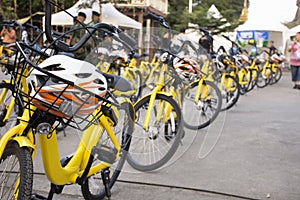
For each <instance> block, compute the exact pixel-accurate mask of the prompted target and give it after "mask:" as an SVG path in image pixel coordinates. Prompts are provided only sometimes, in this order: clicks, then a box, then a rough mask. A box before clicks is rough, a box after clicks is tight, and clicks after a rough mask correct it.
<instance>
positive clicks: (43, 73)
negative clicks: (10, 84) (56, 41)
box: [17, 52, 109, 130]
mask: <svg viewBox="0 0 300 200" xmlns="http://www.w3.org/2000/svg"><path fill="white" fill-rule="evenodd" d="M23 53H24V52H22V54H21V55H20V57H23V59H24V60H25V62H26V64H27V65H30V66H31V67H32V68H33V69H32V70H31V73H30V75H29V76H28V77H27V84H28V85H29V87H30V88H31V91H30V92H28V93H25V92H24V91H19V93H20V94H21V95H22V96H23V97H24V99H26V102H25V104H24V108H25V109H33V108H34V107H35V108H37V109H38V111H41V112H40V113H41V114H43V115H45V114H47V113H50V114H51V115H53V116H55V117H56V118H57V120H59V121H60V122H62V123H64V124H65V125H69V126H73V127H75V128H77V129H80V130H84V129H86V128H87V127H88V126H89V125H91V124H92V123H94V122H96V121H97V119H98V117H99V113H100V110H99V109H98V110H99V111H98V112H97V113H95V112H94V111H95V110H97V108H98V107H99V106H100V105H102V104H103V103H104V102H106V104H108V103H109V101H108V100H107V99H106V98H105V97H106V92H107V82H106V79H105V77H104V76H103V75H102V74H101V73H100V72H98V71H97V70H96V67H95V66H94V65H92V64H90V63H88V62H85V61H81V60H77V59H74V58H70V57H68V56H64V55H54V56H51V57H49V58H47V59H46V60H44V61H43V62H41V63H40V64H35V63H33V62H31V61H30V60H29V59H28V57H26V54H23ZM17 66H18V67H19V66H20V65H17Z"/></svg>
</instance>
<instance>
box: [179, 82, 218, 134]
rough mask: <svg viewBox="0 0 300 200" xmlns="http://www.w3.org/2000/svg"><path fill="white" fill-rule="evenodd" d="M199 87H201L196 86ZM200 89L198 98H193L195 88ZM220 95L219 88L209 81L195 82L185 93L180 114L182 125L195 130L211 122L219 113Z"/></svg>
mask: <svg viewBox="0 0 300 200" xmlns="http://www.w3.org/2000/svg"><path fill="white" fill-rule="evenodd" d="M198 87H201V88H198ZM198 89H200V95H199V98H198V99H195V97H196V92H197V90H198ZM221 106H222V96H221V92H220V90H219V88H218V87H217V85H215V84H214V83H213V82H211V81H203V84H202V85H201V86H199V82H195V83H193V84H192V85H191V87H190V88H188V91H187V92H186V94H185V97H184V101H183V106H182V116H183V121H184V126H185V127H187V128H189V129H193V130H197V129H201V128H204V127H206V126H208V125H209V124H211V123H212V122H213V121H214V120H215V119H216V118H217V116H218V114H219V113H220V110H221Z"/></svg>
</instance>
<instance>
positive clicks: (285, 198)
mask: <svg viewBox="0 0 300 200" xmlns="http://www.w3.org/2000/svg"><path fill="white" fill-rule="evenodd" d="M299 130H300V90H294V89H292V85H291V83H290V74H289V73H288V72H285V73H284V76H283V77H282V80H281V81H280V82H279V83H277V84H276V85H273V86H268V87H266V88H263V89H255V90H254V91H252V92H251V93H249V94H248V95H246V96H242V97H241V99H240V101H239V102H238V104H237V106H235V107H234V108H233V109H232V110H230V111H227V112H225V113H222V114H221V115H220V116H219V117H218V119H217V121H216V122H214V123H213V124H212V125H211V126H210V127H209V128H206V129H203V130H201V131H198V132H197V133H196V132H192V131H188V130H187V131H186V136H185V137H184V139H183V141H182V145H181V146H180V148H179V150H178V152H177V153H176V155H175V157H174V158H173V159H172V160H171V161H170V162H169V163H168V164H167V165H166V166H165V167H163V168H162V169H160V170H158V171H155V172H151V173H141V172H137V171H135V170H133V169H131V168H130V167H129V166H125V168H124V171H123V172H122V174H121V176H120V178H119V180H120V181H118V182H117V184H116V186H115V187H114V188H113V193H112V199H130V200H136V199H143V200H152V199H163V200H165V199H172V200H173V199H174V200H177V199H178V200H179V199H180V200H181V199H185V200H186V199H187V200H189V199H190V200H194V199H204V200H223V199H274V200H275V199H276V200H299V199H300V188H299V186H300V167H299V166H300V131H299ZM67 137H70V135H68V136H67ZM60 143H61V146H63V147H64V150H66V149H67V148H66V147H68V148H70V149H71V148H73V147H71V146H70V142H69V140H68V138H64V137H61V138H60ZM35 172H37V173H40V174H36V175H35V178H34V190H35V191H38V192H39V193H44V192H45V191H47V190H48V188H49V183H47V181H46V177H45V176H44V175H43V168H42V165H41V160H40V157H39V155H37V159H36V160H35ZM54 199H58V200H60V199H64V200H69V199H82V197H81V196H80V187H79V186H67V187H66V188H65V190H64V194H63V195H57V196H55V198H54Z"/></svg>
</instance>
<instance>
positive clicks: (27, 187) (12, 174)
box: [0, 142, 33, 200]
mask: <svg viewBox="0 0 300 200" xmlns="http://www.w3.org/2000/svg"><path fill="white" fill-rule="evenodd" d="M0 171H1V173H0V177H1V178H0V181H1V185H0V191H1V193H0V199H18V200H26V199H28V200H29V199H30V198H31V193H32V185H33V163H32V157H31V153H30V152H29V150H28V149H27V148H21V147H20V146H19V145H18V144H17V143H16V142H10V143H8V144H7V146H6V147H5V150H4V152H3V155H2V157H1V159H0ZM18 182H19V186H17V188H18V189H17V190H16V191H14V190H15V189H16V184H18ZM16 193H17V198H16Z"/></svg>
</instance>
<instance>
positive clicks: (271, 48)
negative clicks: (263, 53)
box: [269, 40, 277, 55]
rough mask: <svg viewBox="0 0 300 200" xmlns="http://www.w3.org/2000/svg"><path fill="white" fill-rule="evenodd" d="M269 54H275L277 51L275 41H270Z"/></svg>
mask: <svg viewBox="0 0 300 200" xmlns="http://www.w3.org/2000/svg"><path fill="white" fill-rule="evenodd" d="M269 45H270V46H269V54H270V55H273V54H274V53H276V52H277V48H276V47H275V46H274V41H273V40H271V41H270V43H269Z"/></svg>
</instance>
